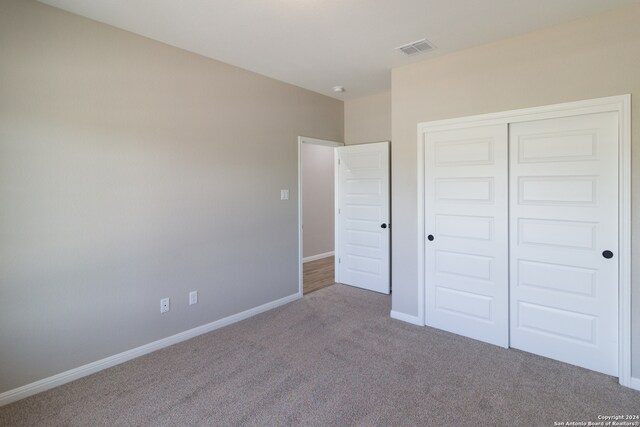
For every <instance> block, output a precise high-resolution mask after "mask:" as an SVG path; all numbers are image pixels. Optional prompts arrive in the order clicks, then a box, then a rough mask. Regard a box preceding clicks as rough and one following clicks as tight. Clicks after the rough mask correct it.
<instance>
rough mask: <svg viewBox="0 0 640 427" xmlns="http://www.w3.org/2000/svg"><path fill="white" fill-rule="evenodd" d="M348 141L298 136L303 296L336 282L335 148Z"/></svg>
mask: <svg viewBox="0 0 640 427" xmlns="http://www.w3.org/2000/svg"><path fill="white" fill-rule="evenodd" d="M343 145H344V143H342V142H336V141H329V140H323V139H317V138H308V137H304V136H300V137H298V224H299V229H298V236H299V239H298V247H299V254H298V266H299V290H298V292H299V294H300V296H302V295H306V294H308V293H311V292H314V291H317V290H319V289H322V288H325V287H327V286H331V285H333V284H334V283H335V265H334V264H335V258H334V255H335V224H334V222H335V160H334V155H335V154H334V148H335V147H341V146H343Z"/></svg>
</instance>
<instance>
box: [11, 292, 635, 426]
mask: <svg viewBox="0 0 640 427" xmlns="http://www.w3.org/2000/svg"><path fill="white" fill-rule="evenodd" d="M389 311H390V298H389V297H388V296H385V295H380V294H376V293H372V292H367V291H362V290H359V289H355V288H350V287H347V286H343V285H335V286H330V287H328V288H324V289H321V290H319V291H317V292H314V293H312V294H309V295H307V296H305V297H304V298H303V299H301V300H298V301H295V302H293V303H290V304H288V305H286V306H283V307H280V308H277V309H275V310H272V311H269V312H267V313H263V314H260V315H258V316H255V317H253V318H250V319H247V320H244V321H242V322H239V323H236V324H233V325H231V326H228V327H225V328H222V329H219V330H216V331H213V332H210V333H208V334H205V335H201V336H199V337H196V338H194V339H191V340H189V341H185V342H183V343H180V344H177V345H174V346H171V347H168V348H165V349H163V350H160V351H157V352H155V353H152V354H149V355H146V356H143V357H140V358H138V359H134V360H132V361H129V362H127V363H124V364H121V365H118V366H115V367H113V368H110V369H107V370H104V371H101V372H99V373H97V374H94V375H91V376H88V377H85V378H82V379H80V380H77V381H74V382H72V383H69V384H66V385H63V386H61V387H58V388H55V389H52V390H50V391H47V392H44V393H41V394H38V395H35V396H32V397H30V398H27V399H23V400H21V401H19V402H16V403H13V404H11V405H7V406H5V407H2V408H0V425H3V426H14V425H15V426H21V425H28V426H48V425H56V426H62V425H64V426H95V425H109V426H112V425H127V426H128V425H150V426H151V425H152V426H163V425H171V426H178V425H179V426H184V425H202V426H288V425H295V426H297V425H304V426H351V425H358V426H404V425H407V426H418V425H419V426H451V425H461V426H466V425H487V426H490V425H493V426H519V425H523V426H553V425H554V422H565V423H566V422H568V421H570V422H581V421H584V422H585V423H586V422H588V421H592V422H593V421H598V415H605V416H606V415H620V414H639V413H640V392H637V391H633V390H630V389H626V388H624V387H621V386H620V385H618V384H617V379H615V378H613V377H610V376H606V375H602V374H598V373H595V372H591V371H588V370H585V369H581V368H578V367H575V366H571V365H567V364H564V363H561V362H556V361H553V360H549V359H546V358H543V357H539V356H535V355H533V354H528V353H525V352H521V351H518V350H513V349H509V350H505V349H502V348H498V347H495V346H491V345H488V344H483V343H480V342H477V341H474V340H471V339H467V338H464V337H460V336H457V335H452V334H449V333H446V332H442V331H439V330H435V329H431V328H423V327H417V326H413V325H410V324H407V323H403V322H400V321H397V320H392V319H390V318H389ZM585 425H586V424H585Z"/></svg>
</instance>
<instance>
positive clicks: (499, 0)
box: [40, 0, 639, 99]
mask: <svg viewBox="0 0 640 427" xmlns="http://www.w3.org/2000/svg"><path fill="white" fill-rule="evenodd" d="M40 1H42V3H46V4H49V5H52V6H55V7H59V8H61V9H64V10H67V11H70V12H73V13H76V14H78V15H82V16H85V17H87V18H91V19H94V20H96V21H100V22H104V23H106V24H109V25H113V26H114V27H118V28H122V29H124V30H128V31H131V32H133V33H137V34H140V35H143V36H146V37H149V38H152V39H155V40H158V41H161V42H164V43H167V44H170V45H173V46H177V47H180V48H183V49H186V50H189V51H192V52H196V53H199V54H201V55H204V56H208V57H210V58H214V59H217V60H219V61H222V62H226V63H228V64H232V65H236V66H238V67H242V68H245V69H248V70H251V71H255V72H257V73H260V74H263V75H266V76H269V77H273V78H275V79H278V80H282V81H285V82H288V83H291V84H294V85H297V86H300V87H303V88H306V89H310V90H312V91H315V92H319V93H322V94H325V95H329V96H332V97H335V98H338V99H352V98H357V97H360V96H365V95H370V94H374V93H378V92H382V91H385V90H389V88H390V85H391V69H392V68H394V67H398V66H401V65H404V64H408V63H411V62H415V61H422V60H425V59H428V58H432V57H435V56H438V55H443V54H445V53H449V52H453V51H456V50H460V49H465V48H468V47H472V46H476V45H479V44H483V43H487V42H490V41H494V40H498V39H501V38H505V37H509V36H513V35H516V34H520V33H525V32H528V31H532V30H535V29H539V28H543V27H548V26H551V25H554V24H558V23H561V22H566V21H570V20H574V19H578V18H581V17H586V16H589V15H594V14H597V13H600V12H603V11H606V10H608V9H613V8H617V7H623V6H626V5H631V4H637V3H638V2H639V0H40ZM425 37H426V38H427V39H428V40H430V41H431V42H432V43H433V44H435V46H436V49H435V50H434V51H432V52H428V53H424V54H420V55H417V56H413V57H407V56H405V55H404V54H402V53H400V52H399V51H397V50H395V48H396V47H398V46H400V45H403V44H406V43H409V42H413V41H415V40H418V39H421V38H425ZM336 85H341V86H344V87H345V88H346V90H347V91H346V92H344V93H342V94H335V93H334V92H333V91H332V87H333V86H336Z"/></svg>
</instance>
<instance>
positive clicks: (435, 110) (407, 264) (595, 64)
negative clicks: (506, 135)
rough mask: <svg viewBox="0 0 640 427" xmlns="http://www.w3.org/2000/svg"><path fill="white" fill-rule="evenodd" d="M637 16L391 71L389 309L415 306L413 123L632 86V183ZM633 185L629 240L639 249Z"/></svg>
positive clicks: (639, 123)
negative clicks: (390, 301)
mask: <svg viewBox="0 0 640 427" xmlns="http://www.w3.org/2000/svg"><path fill="white" fill-rule="evenodd" d="M639 23H640V7H633V8H630V9H626V10H620V11H616V12H611V13H607V14H604V15H600V16H597V17H594V18H589V19H583V20H580V21H575V22H572V23H568V24H564V25H561V26H557V27H553V28H549V29H546V30H543V31H539V32H534V33H530V34H526V35H523V36H519V37H515V38H511V39H507V40H503V41H500V42H496V43H492V44H488V45H484V46H480V47H477V48H473V49H469V50H465V51H461V52H458V53H454V54H450V55H446V56H442V57H439V58H434V59H432V60H429V61H424V62H421V63H417V64H413V65H408V66H406V67H402V68H398V69H394V70H393V73H392V94H393V100H392V104H393V138H392V139H393V145H392V158H393V163H392V170H393V187H392V206H393V208H392V209H393V223H394V227H393V234H394V238H393V244H392V254H393V258H392V262H393V296H392V301H393V302H392V304H393V310H396V311H399V312H401V313H405V314H408V315H413V316H415V315H417V313H418V284H417V259H416V245H417V243H418V239H419V238H420V237H419V236H418V235H417V224H416V222H417V205H416V179H417V177H416V174H417V172H416V170H417V168H416V156H417V144H416V140H417V124H418V123H420V122H424V121H430V120H437V119H445V118H452V117H460V116H466V115H472V114H481V113H488V112H495V111H505V110H511V109H517V108H526V107H533V106H538V105H548V104H555V103H561V102H568V101H576V100H582V99H589V98H597V97H604V96H610V95H620V94H626V93H631V94H632V98H633V99H632V109H633V112H632V128H633V129H632V132H633V134H634V137H633V142H632V145H633V159H632V169H633V177H632V179H633V182H632V185H633V188H634V189H637V188H640V172H639V171H640V140H639V137H638V134H639V133H640V25H639ZM633 193H634V197H633V200H632V204H633V223H632V227H633V229H634V232H633V236H632V245H633V248H640V196H638V191H637V190H633ZM637 259H638V257H637V256H636V257H635V260H637ZM632 270H633V271H632V275H633V283H632V287H633V290H632V292H633V299H632V304H633V312H634V313H633V374H634V376H636V377H640V264H639V263H638V262H634V263H633V267H632Z"/></svg>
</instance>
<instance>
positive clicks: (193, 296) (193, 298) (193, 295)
mask: <svg viewBox="0 0 640 427" xmlns="http://www.w3.org/2000/svg"><path fill="white" fill-rule="evenodd" d="M197 303H198V291H191V292H189V305H193V304H197Z"/></svg>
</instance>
